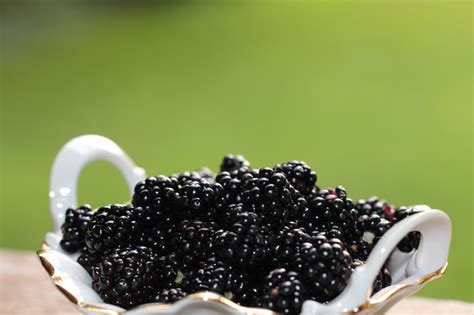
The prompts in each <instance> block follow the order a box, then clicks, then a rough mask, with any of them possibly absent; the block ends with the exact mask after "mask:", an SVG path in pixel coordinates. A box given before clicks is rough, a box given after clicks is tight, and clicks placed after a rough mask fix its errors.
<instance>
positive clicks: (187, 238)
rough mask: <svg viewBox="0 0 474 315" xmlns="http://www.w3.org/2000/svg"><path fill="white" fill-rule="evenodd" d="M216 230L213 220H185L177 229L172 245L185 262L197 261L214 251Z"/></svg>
mask: <svg viewBox="0 0 474 315" xmlns="http://www.w3.org/2000/svg"><path fill="white" fill-rule="evenodd" d="M214 231H215V224H214V223H213V222H202V221H198V220H184V221H182V222H181V223H180V224H178V226H177V228H176V230H175V235H174V236H173V238H172V240H171V247H172V248H174V252H175V253H176V255H177V257H178V258H179V259H180V260H182V261H183V263H185V264H193V263H197V262H199V261H201V260H202V259H204V258H206V257H209V256H210V255H211V254H212V253H213V251H214Z"/></svg>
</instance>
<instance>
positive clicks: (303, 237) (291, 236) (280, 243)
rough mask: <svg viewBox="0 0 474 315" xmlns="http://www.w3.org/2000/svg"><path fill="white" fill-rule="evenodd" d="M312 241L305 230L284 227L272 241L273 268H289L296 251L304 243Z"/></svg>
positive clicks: (271, 257)
mask: <svg viewBox="0 0 474 315" xmlns="http://www.w3.org/2000/svg"><path fill="white" fill-rule="evenodd" d="M311 242H312V239H311V236H310V235H309V234H307V233H306V231H305V230H304V228H292V227H290V226H284V227H283V228H282V229H281V231H278V232H277V235H276V237H275V239H274V241H271V245H272V247H271V248H270V259H271V263H272V266H279V267H284V268H289V266H290V264H291V262H292V261H293V258H294V255H295V254H296V251H297V250H299V248H300V247H301V246H302V245H303V243H311Z"/></svg>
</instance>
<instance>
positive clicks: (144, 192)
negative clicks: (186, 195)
mask: <svg viewBox="0 0 474 315" xmlns="http://www.w3.org/2000/svg"><path fill="white" fill-rule="evenodd" d="M178 188H179V182H178V179H177V178H175V177H167V176H162V175H160V176H155V177H148V178H147V179H145V180H143V181H140V182H138V183H137V185H136V186H135V193H134V195H133V199H132V203H133V205H135V206H139V207H141V208H143V209H144V210H145V214H146V223H147V225H148V226H155V225H156V224H163V225H165V224H168V223H169V222H175V221H177V220H176V218H174V216H175V215H176V214H177V213H176V211H174V210H175V209H176V203H177V201H178V200H179V197H180V196H179V194H178ZM178 221H179V220H178Z"/></svg>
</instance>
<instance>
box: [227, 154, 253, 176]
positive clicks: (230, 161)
mask: <svg viewBox="0 0 474 315" xmlns="http://www.w3.org/2000/svg"><path fill="white" fill-rule="evenodd" d="M242 168H244V169H248V168H250V163H249V161H247V160H246V159H245V158H244V157H243V156H242V155H233V154H228V155H226V156H225V157H224V159H223V160H222V164H221V166H220V170H221V172H224V171H227V172H231V171H236V170H239V169H242Z"/></svg>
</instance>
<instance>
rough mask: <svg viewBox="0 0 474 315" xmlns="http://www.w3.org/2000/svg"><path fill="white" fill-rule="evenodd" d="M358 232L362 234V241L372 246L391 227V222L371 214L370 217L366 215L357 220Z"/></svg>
mask: <svg viewBox="0 0 474 315" xmlns="http://www.w3.org/2000/svg"><path fill="white" fill-rule="evenodd" d="M357 224H358V227H359V230H360V231H361V232H362V233H363V235H362V240H364V241H366V242H367V243H368V244H370V245H372V246H374V245H375V244H377V242H378V240H379V239H380V238H381V237H382V236H383V235H384V234H385V232H387V231H388V230H389V229H390V228H391V227H392V225H393V224H392V222H390V221H388V220H386V219H384V218H381V217H380V216H379V215H378V214H375V213H372V215H370V217H369V216H368V215H366V214H364V215H362V216H360V217H359V219H358V220H357Z"/></svg>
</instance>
